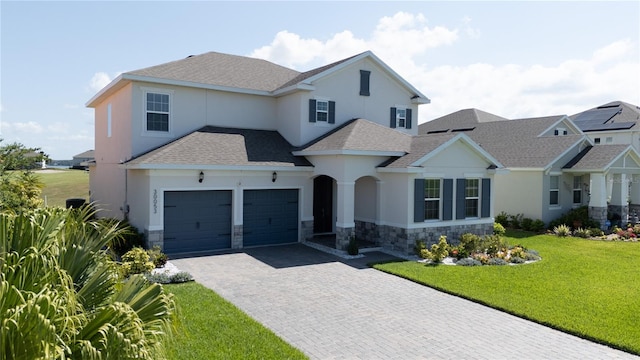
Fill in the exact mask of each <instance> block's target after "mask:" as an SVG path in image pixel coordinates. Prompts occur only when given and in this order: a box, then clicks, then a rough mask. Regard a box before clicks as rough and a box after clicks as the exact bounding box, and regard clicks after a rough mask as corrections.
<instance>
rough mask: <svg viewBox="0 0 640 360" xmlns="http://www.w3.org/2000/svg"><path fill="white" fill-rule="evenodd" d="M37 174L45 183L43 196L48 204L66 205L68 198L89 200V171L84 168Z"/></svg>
mask: <svg viewBox="0 0 640 360" xmlns="http://www.w3.org/2000/svg"><path fill="white" fill-rule="evenodd" d="M36 174H37V175H38V177H39V178H40V180H41V181H42V182H43V183H44V188H43V189H42V195H41V196H42V198H43V199H45V197H46V201H47V206H62V207H65V205H66V200H67V199H71V198H82V199H85V200H87V201H88V200H89V173H88V172H87V171H82V170H56V172H51V173H49V172H41V171H37V172H36Z"/></svg>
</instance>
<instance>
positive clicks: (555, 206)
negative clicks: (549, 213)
mask: <svg viewBox="0 0 640 360" xmlns="http://www.w3.org/2000/svg"><path fill="white" fill-rule="evenodd" d="M552 177H556V178H558V187H557V188H552V187H551V178H552ZM561 180H562V179H561V177H560V175H553V174H552V175H550V176H549V208H559V207H561V205H560V204H561V202H560V181H561ZM552 191H555V192H557V193H558V196H557V198H558V203H557V204H552V203H551V192H552Z"/></svg>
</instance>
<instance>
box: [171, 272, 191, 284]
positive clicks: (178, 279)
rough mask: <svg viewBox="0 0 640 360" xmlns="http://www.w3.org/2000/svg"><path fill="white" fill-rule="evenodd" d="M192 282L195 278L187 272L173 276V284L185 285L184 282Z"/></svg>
mask: <svg viewBox="0 0 640 360" xmlns="http://www.w3.org/2000/svg"><path fill="white" fill-rule="evenodd" d="M192 280H193V276H191V274H189V273H188V272H186V271H180V272H179V273H177V274H174V275H173V276H171V282H172V283H183V282H187V281H192Z"/></svg>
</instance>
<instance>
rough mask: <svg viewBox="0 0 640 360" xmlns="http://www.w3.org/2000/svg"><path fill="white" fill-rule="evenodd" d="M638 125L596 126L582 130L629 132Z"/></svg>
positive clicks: (630, 123) (622, 123) (629, 123)
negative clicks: (628, 130)
mask: <svg viewBox="0 0 640 360" xmlns="http://www.w3.org/2000/svg"><path fill="white" fill-rule="evenodd" d="M635 124H636V123H634V122H620V123H610V124H596V125H593V126H590V127H588V128H584V129H582V128H581V129H582V131H600V130H627V129H631V128H632V127H633V126H634V125H635Z"/></svg>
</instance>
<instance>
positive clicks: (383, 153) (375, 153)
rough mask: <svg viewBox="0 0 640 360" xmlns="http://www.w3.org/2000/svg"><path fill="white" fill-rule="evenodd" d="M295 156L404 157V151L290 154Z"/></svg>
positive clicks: (341, 151) (343, 151)
mask: <svg viewBox="0 0 640 360" xmlns="http://www.w3.org/2000/svg"><path fill="white" fill-rule="evenodd" d="M292 154H293V155H295V156H313V155H319V156H325V155H359V156H404V155H406V154H407V153H406V152H404V151H377V150H299V151H294V152H292Z"/></svg>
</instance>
